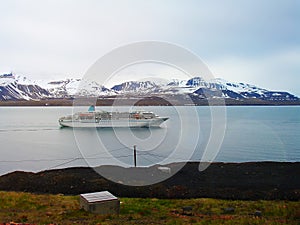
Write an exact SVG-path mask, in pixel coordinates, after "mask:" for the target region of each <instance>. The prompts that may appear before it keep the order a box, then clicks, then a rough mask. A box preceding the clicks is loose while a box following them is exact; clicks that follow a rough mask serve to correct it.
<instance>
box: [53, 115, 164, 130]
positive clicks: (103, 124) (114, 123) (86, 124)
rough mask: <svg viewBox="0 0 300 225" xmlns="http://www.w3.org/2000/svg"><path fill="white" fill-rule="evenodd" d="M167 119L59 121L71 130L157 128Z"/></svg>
mask: <svg viewBox="0 0 300 225" xmlns="http://www.w3.org/2000/svg"><path fill="white" fill-rule="evenodd" d="M167 119H168V118H166V117H160V118H154V119H136V120H99V121H93V120H91V121H87V120H85V121H80V120H73V121H72V120H70V121H59V124H60V125H61V126H62V127H72V128H110V127H111V128H113V127H134V128H141V127H159V126H160V125H161V124H162V123H163V122H164V121H166V120H167Z"/></svg>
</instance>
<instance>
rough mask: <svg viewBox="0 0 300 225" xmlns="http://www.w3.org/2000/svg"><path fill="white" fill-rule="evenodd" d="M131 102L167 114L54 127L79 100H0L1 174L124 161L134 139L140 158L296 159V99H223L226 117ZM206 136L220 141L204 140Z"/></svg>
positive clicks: (128, 161)
mask: <svg viewBox="0 0 300 225" xmlns="http://www.w3.org/2000/svg"><path fill="white" fill-rule="evenodd" d="M97 109H101V110H108V111H109V110H111V108H110V107H97ZM136 109H144V110H146V111H153V112H154V113H156V114H158V115H160V116H166V117H169V120H167V121H166V122H165V123H164V124H162V126H161V128H132V129H130V128H128V129H127V128H104V129H103V128H102V129H101V128H100V129H94V128H92V129H72V128H60V126H59V124H58V118H59V117H61V116H65V115H68V114H72V113H73V111H76V110H77V111H78V109H77V108H76V109H74V108H73V107H0V145H1V146H0V174H5V173H8V172H11V171H16V170H25V171H41V170H46V169H53V168H64V167H71V166H99V165H107V164H113V165H121V166H127V167H130V166H133V148H134V145H135V146H136V150H137V164H138V166H151V165H154V164H165V163H170V162H179V161H200V160H203V159H204V158H205V157H203V156H204V155H205V154H206V153H210V152H209V151H213V154H210V156H211V157H210V158H209V159H210V160H212V161H215V162H248V161H280V162H295V161H300V107H299V106H229V107H226V108H224V110H223V111H222V115H221V116H220V117H222V118H223V119H224V120H223V119H222V118H221V119H220V118H218V117H217V118H216V116H213V113H212V108H211V107H206V106H199V107H198V106H197V107H196V106H195V107H194V106H179V107H171V106H148V107H138V108H134V110H136ZM80 110H85V109H84V108H82V109H80ZM114 110H118V111H128V110H133V109H132V108H129V107H117V108H114ZM218 123H222V124H218ZM214 125H216V127H217V129H216V127H215V128H214ZM218 125H220V126H218ZM218 127H220V128H218ZM213 128H214V129H213ZM209 143H220V146H219V147H218V145H217V144H216V145H215V146H214V145H213V148H208V145H209Z"/></svg>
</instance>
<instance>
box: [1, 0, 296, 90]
mask: <svg viewBox="0 0 300 225" xmlns="http://www.w3.org/2000/svg"><path fill="white" fill-rule="evenodd" d="M299 24H300V1H297V0H294V1H292V0H277V1H274V0H251V1H250V0H249V1H242V0H237V1H234V0H231V1H224V0H220V1H217V0H210V1H201V0H195V1H192V0H181V1H176V0H164V1H162V0H157V1H155V0H151V1H146V0H144V1H143V0H139V1H137V0H136V1H134V0H127V1H126V0H120V1H117V0H115V1H114V0H108V1H101V0H94V1H93V0H82V1H73V0H69V1H68V0H49V1H43V0H19V1H16V0H0V73H5V72H11V71H12V72H14V73H16V74H21V75H25V76H28V77H30V78H33V79H49V78H64V77H81V76H82V75H83V74H84V73H85V72H86V70H87V69H88V68H89V67H90V66H91V65H92V64H93V63H94V62H95V61H96V60H97V59H98V58H99V57H101V56H103V55H104V54H106V53H108V52H109V51H111V50H112V49H115V48H116V47H119V46H122V45H125V44H129V43H132V42H136V41H144V40H158V41H166V42H170V43H174V44H178V45H180V46H183V47H185V48H187V49H189V50H191V51H192V52H194V53H196V54H197V55H198V56H199V57H200V58H201V59H202V60H203V61H204V62H205V63H206V64H207V65H208V66H209V67H210V69H211V70H212V72H213V73H214V75H215V76H216V77H221V78H224V79H227V80H230V81H236V82H247V83H251V84H255V85H258V86H260V87H263V88H268V89H272V90H287V91H290V92H291V93H293V94H296V95H298V96H300V88H299V86H300V29H299ZM198 75H199V74H198Z"/></svg>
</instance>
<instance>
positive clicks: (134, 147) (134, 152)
mask: <svg viewBox="0 0 300 225" xmlns="http://www.w3.org/2000/svg"><path fill="white" fill-rule="evenodd" d="M133 157H134V167H136V145H134V146H133Z"/></svg>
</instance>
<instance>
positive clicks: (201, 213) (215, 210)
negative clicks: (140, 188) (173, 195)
mask: <svg viewBox="0 0 300 225" xmlns="http://www.w3.org/2000/svg"><path fill="white" fill-rule="evenodd" d="M120 200H121V211H120V215H111V216H101V215H95V214H91V213H88V212H85V211H83V210H81V209H79V197H78V196H64V195H37V194H29V193H19V192H0V223H4V222H11V221H14V222H16V223H32V224H53V223H55V224H122V225H126V224H172V225H173V224H300V203H299V202H290V201H230V200H217V199H187V200H181V199H173V200H169V199H149V198H145V199H144V198H143V199H142V198H121V199H120ZM184 206H191V207H192V212H191V215H183V213H182V207H184ZM225 208H234V212H228V213H225V212H224V209H225ZM255 211H261V213H262V216H261V217H256V216H254V213H255Z"/></svg>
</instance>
